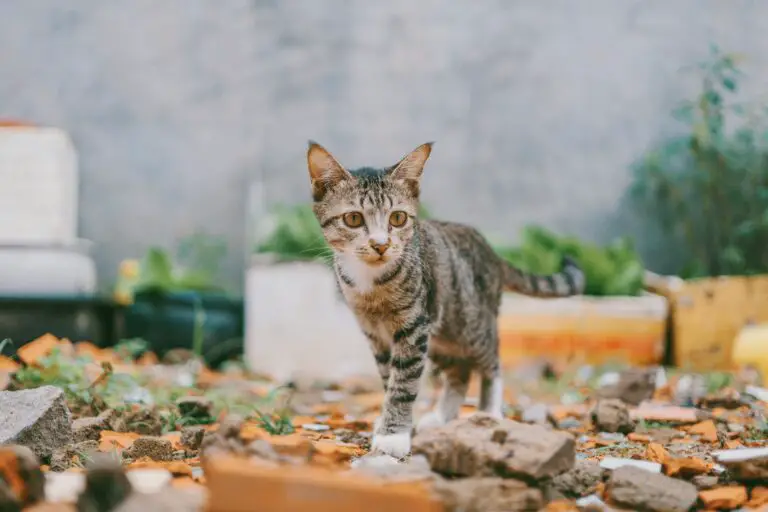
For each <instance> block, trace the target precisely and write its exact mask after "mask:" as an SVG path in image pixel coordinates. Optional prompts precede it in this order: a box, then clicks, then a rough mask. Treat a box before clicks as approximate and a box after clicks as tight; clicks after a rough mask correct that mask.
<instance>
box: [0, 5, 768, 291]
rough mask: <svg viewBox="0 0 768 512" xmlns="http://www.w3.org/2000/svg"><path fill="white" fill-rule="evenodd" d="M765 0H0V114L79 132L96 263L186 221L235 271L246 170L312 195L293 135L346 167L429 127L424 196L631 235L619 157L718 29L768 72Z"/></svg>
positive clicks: (463, 208)
mask: <svg viewBox="0 0 768 512" xmlns="http://www.w3.org/2000/svg"><path fill="white" fill-rule="evenodd" d="M766 34H768V2H765V1H761V0H675V1H669V0H645V1H628V0H590V1H589V2H573V1H570V0H549V1H547V2H535V1H532V0H528V1H522V0H520V1H512V0H496V1H492V0H482V1H479V2H451V1H448V0H419V1H412V0H392V1H388V2H367V1H363V0H359V1H353V0H327V1H323V2H319V1H317V0H292V1H289V2H279V1H277V0H227V1H213V0H207V1H206V0H164V1H162V2H158V1H156V0H131V1H130V2H104V1H103V0H75V1H72V2H60V1H58V0H16V1H13V0H11V1H3V2H0V115H2V116H10V117H22V118H26V119H30V120H33V121H37V122H40V123H45V124H52V125H58V126H61V127H63V128H65V129H67V130H69V131H70V133H71V134H72V136H73V138H74V141H75V143H76V145H77V147H78V149H79V151H80V155H81V164H82V174H81V210H80V230H81V234H82V236H84V237H86V238H89V239H92V240H94V241H96V242H97V243H98V246H97V249H96V257H97V263H98V269H99V272H100V277H101V279H102V281H103V282H104V283H105V284H106V283H108V282H109V281H110V280H111V279H112V278H113V277H114V274H115V269H116V265H117V262H118V261H119V260H120V259H122V258H123V257H128V256H134V255H140V254H141V253H142V252H143V250H144V249H145V248H146V247H147V246H148V245H150V244H158V243H159V244H163V245H171V244H172V243H173V242H174V240H176V239H177V238H178V237H181V236H184V235H186V234H189V233H191V232H193V231H195V230H196V229H202V230H206V231H208V232H210V233H215V234H221V235H223V236H225V237H226V240H227V243H228V244H229V249H230V251H229V256H228V259H227V262H226V278H227V280H228V281H229V282H232V283H238V282H239V280H240V278H241V275H242V264H243V253H244V247H243V234H244V229H245V228H244V213H245V185H246V183H247V182H248V181H249V180H250V179H252V178H254V177H257V176H260V175H261V176H263V177H264V180H265V183H266V186H267V191H268V194H269V197H270V200H271V201H275V202H276V201H289V202H295V201H299V200H306V199H307V198H308V189H307V176H306V167H305V163H304V153H305V148H306V140H307V139H308V138H313V139H315V140H318V141H319V142H321V143H323V144H324V145H326V147H328V148H329V149H330V150H331V151H332V152H334V153H335V154H336V155H337V157H338V158H339V159H340V160H341V161H342V163H345V164H348V165H350V166H355V165H362V164H372V165H384V164H390V163H393V162H395V161H396V160H397V159H398V158H400V156H402V154H404V153H405V152H407V151H409V150H410V149H411V148H413V147H415V146H416V145H418V144H419V143H421V142H424V141H427V140H436V141H437V145H436V147H435V152H434V153H433V158H432V161H431V163H430V164H429V166H428V168H427V171H426V178H425V185H424V189H425V200H426V201H427V202H428V204H429V206H431V208H432V210H433V211H434V213H435V214H437V215H438V216H441V217H444V218H448V219H454V220H462V221H466V222H468V223H472V224H475V225H477V226H478V227H481V228H482V229H484V230H486V231H489V232H494V233H498V234H500V235H504V236H507V237H510V238H514V237H515V235H516V233H517V232H518V230H519V229H520V228H521V227H522V226H523V225H525V224H526V223H529V222H537V223H541V224H544V225H545V226H548V227H551V228H555V229H558V230H561V231H565V232H573V233H576V234H579V235H582V236H584V237H586V238H589V239H593V240H606V239H609V238H611V237H613V236H615V235H617V234H621V233H630V234H634V235H636V236H638V237H639V242H640V245H641V248H642V250H643V253H644V255H645V256H646V257H647V258H648V261H649V263H650V265H651V266H652V267H654V268H656V269H659V270H665V269H668V268H670V266H671V265H672V264H673V262H674V255H670V254H667V252H666V251H664V249H663V248H662V247H661V245H660V243H659V239H658V236H657V234H656V233H655V232H654V230H652V229H649V228H648V227H647V226H646V225H645V224H644V222H643V220H642V219H640V218H638V217H637V216H636V215H634V214H633V213H631V212H629V211H628V208H627V205H626V202H625V200H624V199H623V196H624V194H625V191H626V188H627V186H628V185H629V183H630V179H631V175H630V173H629V171H628V165H629V164H630V163H631V162H632V161H633V160H634V159H635V158H637V157H638V156H639V155H640V154H641V153H642V152H643V150H644V149H646V148H647V147H648V145H649V144H651V143H652V142H653V141H654V140H656V139H657V138H658V137H660V136H661V135H662V134H664V133H669V132H670V131H672V130H675V129H676V128H675V126H674V125H673V124H672V123H671V122H670V121H669V118H668V112H669V110H670V108H672V107H673V106H674V104H675V103H676V102H677V101H678V100H680V99H681V98H683V97H686V96H688V95H689V94H690V93H691V92H692V91H693V90H694V88H695V85H696V81H695V79H693V78H689V77H686V76H684V75H681V74H680V73H679V69H680V67H681V66H683V65H686V64H689V63H691V62H694V61H697V60H699V59H701V58H704V57H705V56H706V54H707V51H708V44H709V42H710V41H716V42H718V43H719V44H720V45H721V46H723V47H724V48H727V49H729V50H733V51H741V52H744V53H746V54H747V55H748V56H749V57H750V59H751V61H750V62H749V69H750V70H751V71H752V76H751V83H753V84H756V85H758V86H759V85H760V84H765V83H766V78H768V71H767V70H768V65H766V64H768V37H766Z"/></svg>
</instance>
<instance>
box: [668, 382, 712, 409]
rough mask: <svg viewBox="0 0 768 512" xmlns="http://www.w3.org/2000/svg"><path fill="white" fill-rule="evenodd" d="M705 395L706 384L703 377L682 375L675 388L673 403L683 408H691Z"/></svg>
mask: <svg viewBox="0 0 768 512" xmlns="http://www.w3.org/2000/svg"><path fill="white" fill-rule="evenodd" d="M706 393H707V382H706V379H705V378H704V376H703V375H683V376H682V377H680V379H678V381H677V386H675V401H676V402H677V403H678V404H680V405H683V406H692V405H693V404H695V403H697V402H698V401H699V400H700V399H701V398H702V397H703V396H704V395H705V394H706Z"/></svg>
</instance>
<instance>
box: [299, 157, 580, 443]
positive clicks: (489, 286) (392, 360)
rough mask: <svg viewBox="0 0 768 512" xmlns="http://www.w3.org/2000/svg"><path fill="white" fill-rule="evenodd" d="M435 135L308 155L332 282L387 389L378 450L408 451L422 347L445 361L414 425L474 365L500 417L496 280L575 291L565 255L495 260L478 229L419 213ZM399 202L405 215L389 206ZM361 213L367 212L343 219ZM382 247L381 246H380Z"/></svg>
mask: <svg viewBox="0 0 768 512" xmlns="http://www.w3.org/2000/svg"><path fill="white" fill-rule="evenodd" d="M430 152H431V144H424V145H422V146H419V147H418V148H417V149H415V150H414V151H413V152H411V153H410V154H408V155H407V156H406V157H405V158H403V160H401V161H400V162H399V163H398V164H396V165H394V166H392V167H389V168H385V169H372V168H362V169H357V170H353V171H347V170H346V169H344V168H343V167H342V166H341V165H340V164H339V163H338V162H337V161H336V160H335V159H334V158H333V156H331V155H330V154H329V153H328V152H327V151H326V150H325V149H323V148H322V147H321V146H319V145H318V144H316V143H310V148H309V151H308V154H307V160H308V165H309V172H310V178H311V185H312V194H313V198H314V211H315V215H316V216H317V219H318V221H319V223H320V225H321V226H322V227H323V233H324V235H325V237H326V240H327V241H328V243H329V245H330V246H331V247H332V248H333V250H334V260H335V263H334V270H335V272H336V277H337V280H338V284H339V287H340V289H341V291H342V293H343V295H344V297H345V299H346V301H347V303H348V304H349V306H350V308H351V309H352V310H353V312H354V313H355V316H356V318H357V320H358V322H359V324H360V327H361V329H362V331H363V332H364V333H365V336H366V337H367V338H368V340H369V342H370V345H371V348H372V350H373V353H374V358H375V360H376V363H377V365H378V368H379V371H380V374H381V378H382V381H383V384H384V388H385V390H386V393H385V400H384V404H383V406H382V414H381V417H380V418H379V421H378V423H377V425H376V429H375V432H374V440H373V449H374V450H375V451H378V452H383V453H388V454H390V455H393V456H395V457H402V456H404V455H406V454H407V453H408V451H409V450H410V433H411V428H412V424H413V417H412V410H413V403H414V401H415V400H416V398H417V396H418V392H419V386H420V379H421V376H422V373H423V371H424V367H425V362H426V360H427V358H429V359H430V362H431V364H432V365H433V366H434V367H435V368H436V369H437V370H438V371H440V372H441V374H442V378H443V386H442V391H441V393H442V394H441V396H440V399H439V400H438V403H437V406H436V408H435V411H433V412H432V413H430V414H429V415H428V416H426V417H425V418H422V420H421V422H420V423H419V428H428V427H429V426H432V425H437V424H443V423H445V422H447V421H450V420H451V419H453V418H455V417H456V415H457V414H458V411H459V407H460V405H461V403H462V402H463V400H464V395H465V394H466V390H467V385H468V382H469V378H470V374H471V372H472V371H476V372H479V374H480V375H481V382H482V385H481V398H480V408H481V409H482V410H484V411H485V412H488V413H491V414H494V415H496V416H500V415H501V414H502V403H501V394H502V388H501V379H500V375H499V361H498V334H497V327H496V326H497V316H498V310H499V305H500V302H501V294H502V291H503V290H505V289H507V290H512V291H517V292H519V293H523V294H526V295H531V296H536V297H565V296H570V295H575V294H579V293H582V291H583V289H584V276H583V273H582V272H581V271H580V269H579V268H578V266H577V265H576V264H575V263H574V262H573V261H571V260H566V261H565V262H564V266H563V270H562V271H561V272H559V273H556V274H553V275H549V276H537V275H532V274H528V273H526V272H523V271H522V270H520V269H517V268H515V267H513V266H511V265H509V264H508V263H506V262H505V261H503V260H501V259H500V258H499V257H498V256H497V255H496V253H495V252H494V251H493V249H492V248H491V247H490V245H489V244H488V243H487V241H486V240H485V239H484V238H483V236H482V235H481V234H480V233H479V232H478V231H477V230H475V229H473V228H471V227H468V226H464V225H461V224H456V223H450V222H440V221H433V220H419V219H418V218H417V212H418V206H419V182H420V178H421V173H422V170H423V167H424V164H425V163H426V160H427V158H428V157H429V154H430ZM398 211H400V212H405V213H406V214H407V220H406V222H405V223H404V224H403V225H400V226H395V225H393V224H392V222H390V221H391V219H393V217H391V215H392V212H398ZM350 212H358V213H361V214H362V215H363V218H364V222H363V223H362V224H361V225H360V226H358V227H350V226H348V225H347V223H345V214H349V213H350ZM382 244H383V245H384V246H386V247H387V249H386V251H385V252H383V255H382V254H380V253H379V251H377V250H376V249H375V247H382Z"/></svg>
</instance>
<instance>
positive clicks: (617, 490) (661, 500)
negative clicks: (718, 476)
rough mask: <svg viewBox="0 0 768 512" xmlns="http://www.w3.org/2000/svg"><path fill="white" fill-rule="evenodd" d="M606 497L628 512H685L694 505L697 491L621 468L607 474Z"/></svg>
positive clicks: (681, 483) (672, 480) (686, 484)
mask: <svg viewBox="0 0 768 512" xmlns="http://www.w3.org/2000/svg"><path fill="white" fill-rule="evenodd" d="M606 496H608V497H609V499H610V501H611V502H612V503H615V504H617V505H620V506H623V507H626V508H629V509H631V510H646V511H649V512H686V511H688V510H689V509H690V508H691V507H693V505H694V504H695V503H696V500H697V499H698V490H697V489H696V486H694V485H693V484H691V483H689V482H685V481H683V480H678V479H675V478H670V477H668V476H664V475H661V474H657V473H651V472H649V471H645V470H643V469H639V468H636V467H631V466H624V467H620V468H618V469H615V470H614V471H613V473H612V474H611V478H610V480H608V484H607V485H606Z"/></svg>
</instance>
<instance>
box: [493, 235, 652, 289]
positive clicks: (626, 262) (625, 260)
mask: <svg viewBox="0 0 768 512" xmlns="http://www.w3.org/2000/svg"><path fill="white" fill-rule="evenodd" d="M496 252H497V253H498V254H499V255H500V256H501V257H502V258H504V259H505V260H507V261H509V262H510V263H512V264H513V265H515V266H517V267H519V268H521V269H522V270H525V271H527V272H534V273H537V274H551V273H553V272H557V271H558V270H560V268H561V265H562V261H563V257H564V256H571V257H572V258H573V259H574V260H576V261H577V262H578V264H579V266H580V267H581V268H582V270H583V271H584V275H585V278H586V289H585V292H584V293H585V295H594V296H615V295H623V296H626V295H630V296H634V295H639V294H640V293H641V292H642V290H643V274H644V272H645V269H644V267H643V264H642V262H641V261H640V258H639V256H638V255H637V252H635V249H634V247H633V246H632V243H631V241H630V240H629V239H628V238H619V239H617V240H615V241H614V242H612V243H610V244H608V245H607V246H605V247H599V246H597V245H594V244H589V243H586V242H582V241H579V240H578V239H576V238H574V237H559V236H557V235H555V234H553V233H552V232H550V231H548V230H546V229H544V228H541V227H537V226H529V227H527V228H525V229H524V230H523V235H522V243H521V244H520V246H518V247H503V246H497V247H496Z"/></svg>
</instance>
